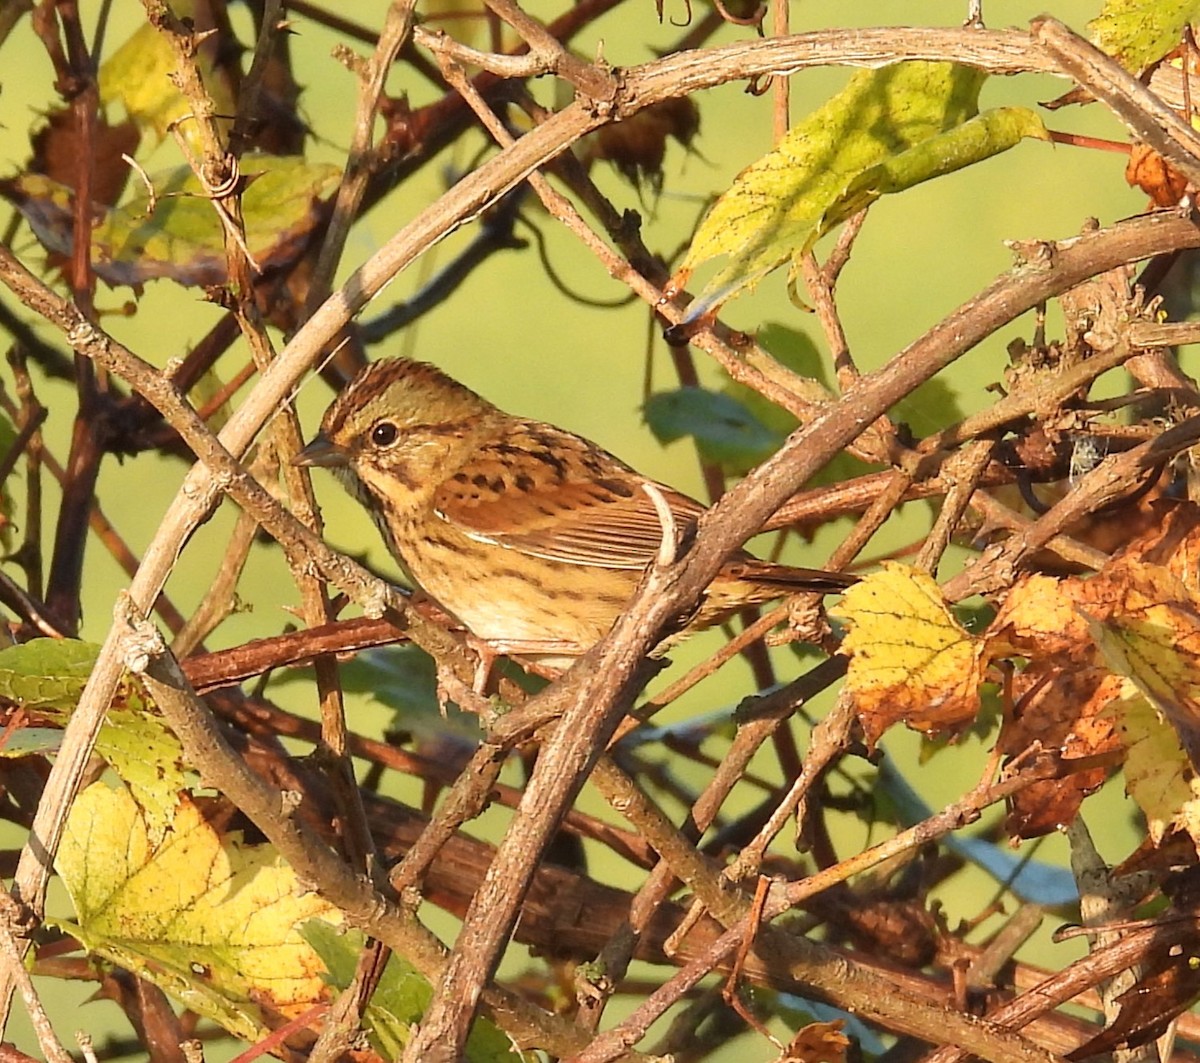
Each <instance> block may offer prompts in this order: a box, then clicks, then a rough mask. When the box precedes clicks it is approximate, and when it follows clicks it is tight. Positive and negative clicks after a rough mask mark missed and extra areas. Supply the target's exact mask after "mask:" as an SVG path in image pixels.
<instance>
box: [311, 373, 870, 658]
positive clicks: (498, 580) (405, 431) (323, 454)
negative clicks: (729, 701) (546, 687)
mask: <svg viewBox="0 0 1200 1063" xmlns="http://www.w3.org/2000/svg"><path fill="white" fill-rule="evenodd" d="M295 460H296V463H297V464H299V465H315V466H321V467H324V468H328V469H330V470H331V471H332V472H333V473H334V474H335V475H336V476H337V477H338V479H339V480H340V481H341V482H342V484H343V485H344V486H345V487H346V489H347V490H348V491H349V492H350V493H351V494H352V495H353V496H354V497H355V498H356V499H357V500H358V501H359V502H360V503H361V504H362V505H363V506H364V507H365V508H366V509H367V511H368V512H369V513H370V514H371V516H372V518H373V519H374V521H375V523H376V525H378V527H379V530H380V532H381V533H382V534H383V537H384V539H385V541H386V542H387V545H388V548H389V550H390V551H391V553H392V555H393V556H394V557H395V558H396V560H397V561H398V562H399V563H400V564H401V566H402V567H403V568H404V570H405V571H406V573H407V574H408V576H409V577H410V578H411V579H412V580H413V582H414V583H415V584H416V585H417V586H418V587H420V588H421V589H422V590H423V591H425V592H426V593H427V594H428V595H429V596H430V597H432V598H434V599H435V600H436V601H437V602H438V603H439V604H440V605H441V606H442V607H443V608H445V609H446V610H448V611H449V612H450V613H451V614H453V615H454V616H455V617H456V618H457V619H458V620H459V621H461V622H462V624H463V625H464V626H465V627H466V628H467V630H468V631H469V632H470V633H471V634H472V635H474V636H475V637H476V638H477V639H478V640H480V641H481V642H483V643H484V644H486V645H487V646H488V647H490V649H491V650H492V651H493V652H494V653H498V654H515V655H519V656H524V657H529V658H532V659H534V660H539V661H541V662H542V663H544V664H545V663H550V664H551V666H552V667H558V666H563V665H565V664H567V663H569V661H570V659H571V658H573V657H576V656H579V655H580V654H583V653H585V652H586V651H587V650H588V649H590V648H591V647H592V646H593V645H594V644H595V643H596V642H597V641H599V639H600V638H601V637H603V636H604V634H605V633H606V632H607V631H608V630H609V628H611V627H612V625H613V623H614V622H615V621H616V619H617V617H618V616H619V615H620V614H621V612H622V611H623V610H624V609H625V607H626V605H627V604H628V603H629V601H630V599H631V597H632V596H633V593H634V591H635V589H636V588H637V586H638V583H639V582H640V580H641V578H642V575H643V573H644V572H645V571H646V568H647V566H649V565H650V564H651V563H652V562H653V561H654V560H655V558H656V556H658V555H659V553H660V549H661V547H662V544H663V541H664V536H668V537H669V536H670V535H671V525H672V523H673V524H674V525H675V526H677V527H678V529H679V530H680V531H684V530H686V529H687V528H688V527H689V526H691V525H694V523H695V521H696V520H697V519H698V518H699V517H700V515H701V514H702V513H703V512H704V507H703V506H702V505H701V504H700V503H699V502H697V501H695V500H694V499H692V498H689V497H688V496H687V495H684V494H681V493H680V492H679V491H676V490H674V489H672V488H670V487H666V486H664V485H663V484H658V483H655V482H654V481H653V480H650V479H648V478H647V477H645V476H643V475H641V474H640V473H638V472H636V471H635V470H633V469H631V468H630V467H629V466H628V465H626V464H625V463H624V462H622V461H620V460H619V459H617V458H615V457H613V455H611V454H609V453H608V452H607V451H605V450H603V449H601V448H600V447H598V446H597V445H596V444H595V443H592V442H590V441H589V440H586V439H584V438H582V437H581V436H577V435H574V434H572V433H571V432H567V431H565V430H564V429H562V428H556V427H555V426H554V425H550V424H543V423H541V422H538V421H528V420H524V419H523V418H520V417H514V416H513V415H512V414H508V413H505V412H504V411H503V410H500V409H498V408H497V407H495V406H493V405H492V404H491V403H490V402H488V401H487V400H486V399H484V398H481V397H480V396H479V395H476V394H475V392H473V391H471V390H470V389H469V388H467V387H465V386H464V385H462V384H460V383H458V382H457V381H455V380H452V379H451V378H450V377H448V376H446V375H445V374H444V373H442V372H441V371H440V370H438V369H436V368H434V367H433V366H431V365H427V364H425V363H423V362H415V361H409V360H407V359H403V358H393V359H386V360H382V361H378V362H375V363H374V364H372V365H370V366H368V367H367V368H366V369H364V370H363V371H362V372H361V373H360V374H359V375H358V376H357V377H356V378H355V379H354V380H353V381H351V383H350V384H349V385H348V386H347V387H346V388H345V390H343V391H342V393H341V394H340V395H339V396H338V397H337V398H336V399H335V400H334V402H333V403H332V405H330V407H329V409H328V410H327V411H326V413H325V416H324V419H323V420H322V422H321V430H320V433H319V434H318V435H317V436H316V437H315V438H314V439H313V441H312V442H311V443H309V444H308V446H306V447H305V448H304V449H303V450H302V451H301V452H300V453H299V455H297V457H296V459H295ZM671 545H673V544H671ZM852 582H854V581H853V579H852V578H851V577H847V576H844V575H841V574H839V573H830V572H822V571H819V570H816V569H809V568H795V567H792V566H789V565H780V564H775V563H773V562H769V561H761V560H759V559H757V558H755V557H752V556H751V555H750V554H748V553H745V552H739V553H737V554H735V555H734V556H733V557H732V558H731V559H730V560H729V561H728V562H726V564H725V565H724V567H723V568H722V569H721V571H720V572H719V573H718V574H717V576H716V578H715V579H714V580H713V581H712V583H711V584H710V585H709V587H708V589H707V590H706V591H705V593H704V595H703V597H702V599H701V601H700V602H699V603H698V605H697V607H696V609H695V611H694V612H693V613H692V614H690V615H689V616H687V617H683V618H680V622H681V626H682V628H683V629H684V630H686V631H692V630H697V629H700V628H704V627H708V626H710V625H712V624H715V623H718V622H719V621H721V620H723V619H725V618H726V617H728V616H729V615H730V614H732V613H734V612H736V611H737V610H738V609H740V608H742V607H743V606H747V605H754V604H757V603H760V602H766V601H771V600H773V599H776V598H781V597H784V596H785V595H789V594H795V593H798V592H802V591H811V592H814V593H818V594H825V593H829V592H833V591H840V590H842V589H844V588H845V587H847V586H849V585H850V584H851V583H852Z"/></svg>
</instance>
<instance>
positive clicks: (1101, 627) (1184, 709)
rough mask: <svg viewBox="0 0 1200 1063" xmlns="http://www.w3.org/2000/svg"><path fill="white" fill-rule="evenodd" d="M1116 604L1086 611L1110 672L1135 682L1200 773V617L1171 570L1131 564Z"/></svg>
mask: <svg viewBox="0 0 1200 1063" xmlns="http://www.w3.org/2000/svg"><path fill="white" fill-rule="evenodd" d="M1121 572H1122V575H1123V577H1124V580H1123V582H1121V583H1120V584H1119V585H1118V586H1117V587H1116V588H1115V592H1116V594H1117V597H1116V599H1115V601H1112V602H1109V603H1107V605H1105V603H1096V608H1101V607H1103V608H1105V610H1106V612H1107V615H1106V616H1104V617H1102V618H1097V617H1095V616H1094V615H1092V608H1091V607H1089V608H1088V609H1086V610H1085V616H1087V617H1088V619H1089V621H1090V625H1089V626H1090V629H1091V633H1092V638H1093V639H1094V640H1095V643H1096V645H1097V646H1098V647H1099V649H1100V652H1101V654H1102V656H1103V657H1104V660H1105V662H1106V663H1107V665H1108V667H1109V668H1110V669H1111V670H1112V671H1113V672H1115V673H1116V674H1117V675H1121V676H1125V677H1127V678H1128V679H1130V680H1132V681H1133V683H1134V685H1135V686H1136V687H1137V689H1138V690H1139V691H1140V692H1141V694H1142V695H1143V696H1144V697H1145V698H1147V699H1148V700H1149V702H1150V704H1151V705H1153V706H1154V708H1155V709H1156V710H1157V711H1158V712H1159V713H1160V714H1161V715H1162V717H1163V718H1164V719H1165V720H1166V721H1167V722H1168V723H1169V724H1170V725H1171V727H1172V728H1173V730H1174V732H1175V736H1176V744H1177V745H1178V746H1180V747H1182V749H1183V751H1184V753H1185V754H1186V755H1187V756H1189V757H1190V758H1191V762H1192V764H1193V765H1194V766H1198V767H1200V613H1197V611H1196V608H1195V606H1194V605H1193V604H1192V602H1191V595H1190V593H1189V591H1188V589H1187V588H1186V586H1184V584H1183V583H1182V582H1181V581H1180V580H1179V579H1178V578H1177V577H1176V576H1175V575H1174V574H1173V573H1171V572H1170V571H1169V570H1168V569H1166V568H1164V567H1162V566H1160V565H1147V564H1143V563H1139V562H1135V561H1132V560H1128V559H1127V560H1126V561H1125V563H1124V564H1123V565H1122V567H1121Z"/></svg>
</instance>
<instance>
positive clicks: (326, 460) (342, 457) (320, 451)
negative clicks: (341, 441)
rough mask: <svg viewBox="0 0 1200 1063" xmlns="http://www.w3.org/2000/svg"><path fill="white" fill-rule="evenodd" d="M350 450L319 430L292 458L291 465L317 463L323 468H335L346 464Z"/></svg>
mask: <svg viewBox="0 0 1200 1063" xmlns="http://www.w3.org/2000/svg"><path fill="white" fill-rule="evenodd" d="M349 461H350V452H349V451H347V450H346V448H345V447H339V446H338V445H337V444H336V443H334V442H333V441H332V440H330V439H329V438H328V437H327V436H326V435H325V433H324V432H319V433H317V435H316V436H315V437H314V439H313V441H312V442H311V443H309V444H308V446H306V447H305V448H304V449H303V450H302V451H300V453H299V454H297V455H296V456H295V457H294V458H292V464H293V465H317V466H320V467H321V468H323V469H336V468H339V467H341V466H343V465H346V464H348V463H349Z"/></svg>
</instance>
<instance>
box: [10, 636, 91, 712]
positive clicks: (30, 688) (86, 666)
mask: <svg viewBox="0 0 1200 1063" xmlns="http://www.w3.org/2000/svg"><path fill="white" fill-rule="evenodd" d="M98 652H99V647H98V646H96V645H95V644H94V643H91V642H79V641H78V640H76V639H30V641H29V642H25V643H22V644H21V645H20V646H9V647H7V648H6V649H3V650H0V697H5V698H8V700H9V701H15V702H17V703H18V704H20V705H22V706H24V707H25V708H27V709H31V710H34V711H39V712H45V711H49V710H55V709H57V710H59V711H60V712H65V713H70V711H71V710H72V709H74V708H75V706H76V704H77V703H78V702H79V695H80V694H82V693H83V688H84V686H85V684H86V683H87V678H88V676H89V675H91V674H92V666H93V665H94V664H95V663H96V654H97V653H98Z"/></svg>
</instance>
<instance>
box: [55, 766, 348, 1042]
mask: <svg viewBox="0 0 1200 1063" xmlns="http://www.w3.org/2000/svg"><path fill="white" fill-rule="evenodd" d="M56 867H57V870H58V873H59V875H60V876H61V878H62V880H63V883H64V884H65V885H66V888H67V892H68V893H69V894H70V896H71V901H72V903H73V904H74V907H75V913H76V922H74V923H69V922H63V921H59V922H58V923H57V925H58V926H60V927H61V928H62V929H63V930H65V931H66V932H67V933H69V934H70V935H71V936H72V937H74V938H75V939H76V940H78V941H79V942H80V943H81V944H83V945H84V946H85V947H86V948H87V949H88V951H89V952H92V953H94V954H96V955H99V956H102V957H104V958H105V959H108V960H111V961H112V962H114V963H116V964H118V965H120V966H121V967H124V968H126V969H127V970H130V971H132V972H134V973H135V974H137V975H139V976H140V977H142V978H146V979H147V980H149V981H151V982H153V983H154V984H156V985H158V986H159V987H160V988H162V989H163V990H164V991H165V992H166V993H168V994H170V995H171V996H173V997H175V998H176V999H177V1000H179V1001H180V1002H181V1003H183V1004H185V1005H186V1006H187V1007H189V1008H191V1009H192V1010H194V1011H196V1012H198V1013H199V1014H201V1015H204V1016H206V1017H208V1018H210V1019H212V1020H213V1021H214V1022H217V1023H219V1024H220V1025H221V1026H223V1027H224V1028H225V1029H227V1030H229V1031H230V1032H231V1033H233V1034H235V1035H236V1036H238V1037H242V1038H247V1039H249V1040H257V1039H260V1038H262V1037H263V1036H265V1035H266V1033H267V1032H268V1029H269V1028H268V1026H267V1025H266V1024H265V1023H264V1011H270V1012H275V1013H280V1014H282V1015H285V1016H293V1015H296V1014H299V1013H300V1012H301V1011H303V1010H305V1009H306V1008H308V1007H310V1006H311V1005H312V1004H314V1003H316V1002H318V1001H322V1000H326V999H327V998H328V992H329V991H328V988H327V986H326V985H325V982H324V980H323V978H322V974H323V972H324V965H323V963H322V962H321V960H320V958H319V956H318V955H317V954H316V952H315V951H314V950H313V949H312V947H311V946H310V945H309V944H308V943H307V942H306V941H305V940H304V938H303V937H302V936H301V935H300V932H299V930H298V927H299V926H300V924H302V923H304V922H306V921H307V920H311V919H323V920H326V921H328V922H333V923H336V922H338V921H339V919H340V916H339V913H338V912H337V910H336V909H335V908H333V907H332V906H331V905H329V904H327V903H326V902H325V901H323V900H322V899H321V898H320V897H318V896H317V895H316V894H315V893H312V892H311V891H309V890H306V889H304V888H303V887H302V886H301V885H300V884H299V883H298V882H297V880H296V875H295V873H294V872H293V871H292V869H291V867H290V866H288V865H287V864H286V863H285V862H284V861H283V860H282V859H280V857H279V856H278V855H277V854H276V853H275V852H274V850H273V849H272V848H271V847H270V846H267V845H255V846H251V845H246V844H245V843H243V842H242V841H241V840H240V838H239V837H237V836H236V835H222V834H220V833H218V832H217V831H216V830H214V829H213V827H212V826H211V825H210V824H209V823H208V822H207V821H206V820H205V819H204V817H203V816H202V815H201V814H200V811H199V809H198V808H197V807H196V806H195V804H193V803H192V802H191V801H190V800H188V799H186V798H185V799H183V800H181V801H180V803H179V805H178V806H177V808H176V812H175V816H174V819H173V821H172V823H171V828H170V830H169V831H168V832H167V833H166V835H165V836H164V837H163V838H161V839H160V840H158V841H155V840H154V839H152V838H151V836H150V833H149V831H148V830H147V825H146V820H145V817H144V815H143V813H142V811H141V809H140V808H138V806H137V804H136V802H135V801H134V800H133V798H132V797H131V796H130V794H129V792H128V791H127V790H125V789H118V790H113V789H110V788H109V787H108V786H106V785H105V784H104V783H95V784H94V785H92V786H90V787H89V788H88V789H87V790H85V791H84V792H83V793H82V794H80V795H79V797H78V798H77V799H76V801H75V804H74V805H73V806H72V809H71V815H70V818H69V819H68V821H67V828H66V833H65V835H64V837H63V841H62V845H61V847H60V849H59V853H58V859H57V861H56Z"/></svg>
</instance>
